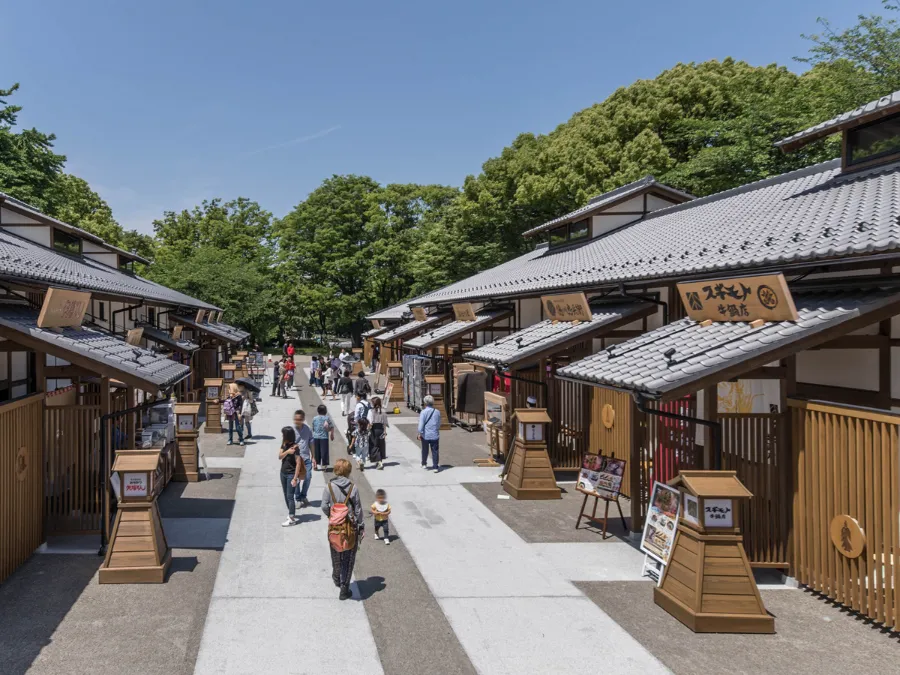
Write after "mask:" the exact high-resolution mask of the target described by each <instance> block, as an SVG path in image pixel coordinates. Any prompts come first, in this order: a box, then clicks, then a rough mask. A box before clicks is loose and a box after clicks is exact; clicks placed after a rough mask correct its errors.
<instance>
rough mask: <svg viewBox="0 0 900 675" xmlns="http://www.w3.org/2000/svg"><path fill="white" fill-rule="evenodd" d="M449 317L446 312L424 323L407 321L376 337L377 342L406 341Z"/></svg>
mask: <svg viewBox="0 0 900 675" xmlns="http://www.w3.org/2000/svg"><path fill="white" fill-rule="evenodd" d="M448 316H450V315H449V314H447V313H446V312H438V313H437V314H432V315H430V316H429V317H428V318H426V319H425V320H424V321H415V320H413V321H407V322H406V323H403V324H400V325H399V326H395V327H394V328H391V329H390V330H389V331H387V332H385V333H381V334H380V335H376V336H375V342H392V341H394V340H400V339H405V338H407V337H411V336H415V335H418V334H419V333H421V332H422V331H423V330H425V329H426V328H430V327H432V326H436V325H438V324H439V323H441V322H442V321H443V320H444V319H446V318H447V317H448Z"/></svg>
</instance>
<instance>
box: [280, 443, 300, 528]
mask: <svg viewBox="0 0 900 675" xmlns="http://www.w3.org/2000/svg"><path fill="white" fill-rule="evenodd" d="M298 451H299V448H298V447H297V443H296V441H295V440H294V427H284V428H282V430H281V447H280V448H279V449H278V459H280V460H281V490H282V492H284V501H285V504H287V509H288V517H287V520H286V521H284V522H283V523H282V524H281V526H282V527H290V526H291V525H294V524H296V522H297V518H296V517H295V514H296V513H297V511H296V507H295V506H294V491H295V490H296V489H297V484H298V483H300V481H302V480H304V479H305V475H304V474H305V473H306V467H305V466H304V465H303V462H298V461H297V459H298V457H297V452H298Z"/></svg>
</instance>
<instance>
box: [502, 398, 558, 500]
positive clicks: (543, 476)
mask: <svg viewBox="0 0 900 675" xmlns="http://www.w3.org/2000/svg"><path fill="white" fill-rule="evenodd" d="M512 423H513V430H514V432H515V434H516V436H515V441H514V442H513V449H512V457H510V458H509V459H508V460H507V461H508V462H509V470H508V471H507V472H506V477H505V478H504V479H503V489H504V490H506V491H507V492H508V493H509V494H510V495H512V496H513V497H515V498H516V499H562V492H561V491H560V489H559V486H557V484H556V476H555V475H554V474H553V465H552V464H551V463H550V455H549V454H548V453H547V436H548V434H549V431H550V415H548V414H547V410H546V408H518V409H516V411H515V412H514V413H513V417H512Z"/></svg>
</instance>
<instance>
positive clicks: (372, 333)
mask: <svg viewBox="0 0 900 675" xmlns="http://www.w3.org/2000/svg"><path fill="white" fill-rule="evenodd" d="M386 330H387V327H386V326H382V327H381V328H370V329H369V330H367V331H366V332H365V333H363V334H362V336H361V337H363V338H370V337H375V336H376V335H378V334H380V333H383V332H384V331H386Z"/></svg>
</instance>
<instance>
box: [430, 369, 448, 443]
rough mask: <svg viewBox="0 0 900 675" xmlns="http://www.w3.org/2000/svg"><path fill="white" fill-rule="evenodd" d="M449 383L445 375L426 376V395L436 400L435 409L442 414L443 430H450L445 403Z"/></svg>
mask: <svg viewBox="0 0 900 675" xmlns="http://www.w3.org/2000/svg"><path fill="white" fill-rule="evenodd" d="M446 386H447V381H446V380H445V379H444V376H443V375H426V376H425V393H426V394H428V395H429V396H431V398H433V399H434V407H435V408H436V409H437V410H439V411H440V412H441V429H442V430H445V429H450V428H451V424H450V418H449V417H448V416H447V405H446V403H445V400H446V399H445V397H444V388H445V387H446Z"/></svg>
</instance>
